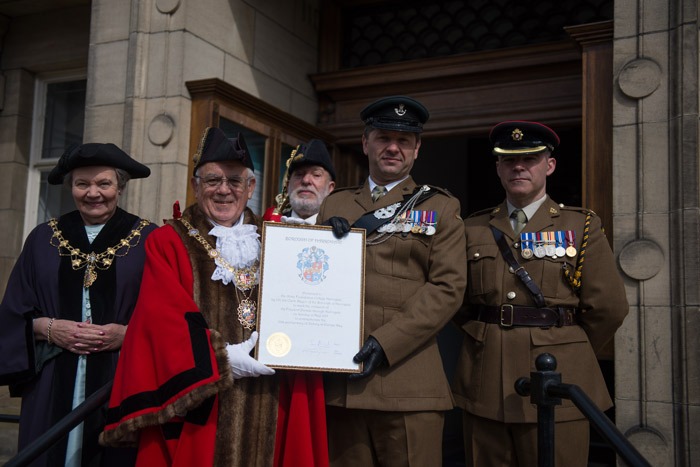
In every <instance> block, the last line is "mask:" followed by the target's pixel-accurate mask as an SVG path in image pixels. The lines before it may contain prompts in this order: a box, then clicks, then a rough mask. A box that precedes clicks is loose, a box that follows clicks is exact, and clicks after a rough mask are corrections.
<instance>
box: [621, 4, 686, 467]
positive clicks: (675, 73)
mask: <svg viewBox="0 0 700 467" xmlns="http://www.w3.org/2000/svg"><path fill="white" fill-rule="evenodd" d="M697 16H698V5H697V1H696V0H668V1H658V0H653V1H652V0H638V1H629V2H616V5H615V39H614V66H613V67H614V76H613V79H614V115H613V158H614V160H613V167H614V182H613V187H614V188H613V191H614V206H613V211H614V219H615V221H614V226H615V250H616V251H617V252H619V264H620V268H621V269H622V271H623V272H624V273H625V274H626V276H627V277H626V281H627V291H628V299H629V301H630V305H631V307H630V316H629V317H628V318H627V320H626V321H625V323H624V325H623V328H622V329H621V330H620V332H618V334H617V337H616V342H615V344H616V345H615V351H616V354H615V355H616V357H615V368H616V371H615V375H616V385H615V387H616V398H617V400H616V405H617V411H616V417H617V421H616V422H617V425H618V427H619V428H620V429H621V430H622V431H623V432H624V433H625V434H626V435H627V436H628V438H629V439H630V440H631V441H632V442H633V443H634V444H635V445H636V446H637V448H638V449H639V450H640V452H642V454H644V456H645V457H647V459H648V460H649V461H650V463H651V465H654V466H690V465H698V464H699V463H700V443H698V441H699V440H700V434H699V433H700V408H699V403H700V384H698V383H699V382H700V339H698V334H699V333H698V331H700V312H699V305H700V269H699V267H698V264H699V263H700V248H699V243H698V242H699V240H700V239H699V238H698V237H699V232H700V220H699V218H700V209H699V204H700V196H699V191H700V190H699V188H700V187H699V180H700V177H699V165H700V164H699V157H698V144H697V143H698V141H697V139H698V78H699V74H698V20H697Z"/></svg>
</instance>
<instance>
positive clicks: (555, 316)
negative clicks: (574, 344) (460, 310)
mask: <svg viewBox="0 0 700 467" xmlns="http://www.w3.org/2000/svg"><path fill="white" fill-rule="evenodd" d="M577 311H578V309H577V308H565V307H553V308H537V307H532V306H518V305H510V304H503V305H501V306H489V305H473V306H471V307H470V308H469V317H470V318H471V319H473V320H476V321H482V322H484V323H491V324H500V325H501V326H503V327H514V326H515V327H517V326H532V327H540V328H546V327H551V326H557V327H561V326H572V325H574V324H576V313H577Z"/></svg>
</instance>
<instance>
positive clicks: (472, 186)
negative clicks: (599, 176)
mask: <svg viewBox="0 0 700 467" xmlns="http://www.w3.org/2000/svg"><path fill="white" fill-rule="evenodd" d="M554 130H555V131H556V132H557V134H558V135H559V137H560V138H561V145H560V146H559V148H557V150H556V151H555V152H554V157H555V158H556V159H557V168H556V170H555V172H554V174H552V176H551V177H550V178H549V179H548V180H547V192H548V193H549V194H550V196H551V197H552V199H554V200H555V201H557V202H558V203H564V204H568V205H572V206H580V205H581V128H580V127H573V128H554ZM491 148H492V146H491V143H490V141H489V139H488V135H487V134H484V135H456V136H447V137H440V138H423V141H422V145H421V149H420V152H419V156H418V159H417V160H416V163H415V165H414V166H413V171H412V172H411V173H412V175H413V178H414V179H415V180H416V182H417V183H427V184H431V185H436V186H439V187H442V188H447V189H448V190H449V191H450V192H451V193H452V194H453V195H454V196H455V197H457V198H458V199H459V201H460V203H461V204H462V217H467V216H468V215H470V214H473V213H474V212H477V211H480V210H482V209H487V208H490V207H493V206H496V205H498V204H499V203H500V202H502V201H503V199H504V198H505V192H504V191H503V188H502V187H501V183H500V181H499V180H498V177H497V176H496V165H495V163H496V156H493V155H492V154H491Z"/></svg>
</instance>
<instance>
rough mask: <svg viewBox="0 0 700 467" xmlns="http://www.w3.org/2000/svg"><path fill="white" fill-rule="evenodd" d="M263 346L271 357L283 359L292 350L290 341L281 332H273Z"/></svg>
mask: <svg viewBox="0 0 700 467" xmlns="http://www.w3.org/2000/svg"><path fill="white" fill-rule="evenodd" d="M265 346H266V347H267V351H268V352H269V353H270V355H272V356H273V357H284V356H285V355H287V354H288V353H289V351H290V350H291V349H292V340H291V339H290V338H289V336H288V335H286V334H285V333H283V332H274V333H272V334H270V337H268V338H267V343H266V344H265Z"/></svg>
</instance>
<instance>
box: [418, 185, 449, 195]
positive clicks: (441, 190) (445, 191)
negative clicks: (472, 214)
mask: <svg viewBox="0 0 700 467" xmlns="http://www.w3.org/2000/svg"><path fill="white" fill-rule="evenodd" d="M423 185H427V186H429V187H430V189H431V190H435V191H437V192H438V193H442V194H443V195H445V196H449V197H450V198H454V197H455V195H453V194H452V193H450V190H448V189H447V188H442V187H439V186H435V185H428V184H427V183H423V184H417V186H418V187H421V186H423Z"/></svg>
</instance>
